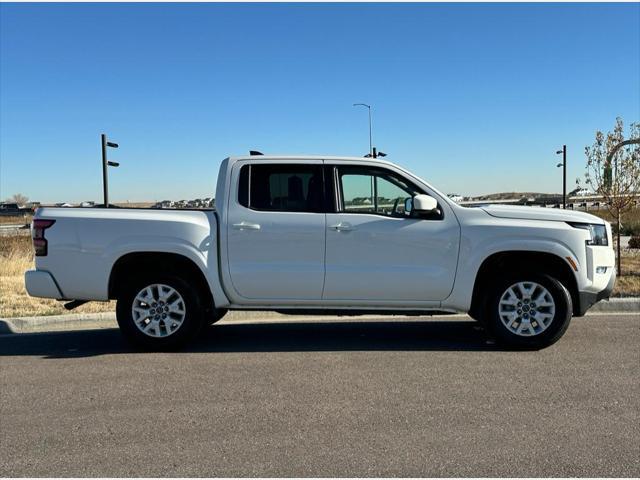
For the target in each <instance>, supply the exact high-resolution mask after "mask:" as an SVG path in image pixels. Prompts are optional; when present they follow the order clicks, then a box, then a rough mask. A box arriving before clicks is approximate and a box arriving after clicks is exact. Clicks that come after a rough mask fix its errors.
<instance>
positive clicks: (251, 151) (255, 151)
mask: <svg viewBox="0 0 640 480" xmlns="http://www.w3.org/2000/svg"><path fill="white" fill-rule="evenodd" d="M249 155H251V156H252V157H253V156H256V155H264V153H262V152H259V151H257V150H249Z"/></svg>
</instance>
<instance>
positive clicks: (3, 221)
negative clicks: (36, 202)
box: [0, 215, 33, 225]
mask: <svg viewBox="0 0 640 480" xmlns="http://www.w3.org/2000/svg"><path fill="white" fill-rule="evenodd" d="M32 218H33V215H25V216H23V217H11V216H6V217H5V216H4V215H2V216H0V225H27V224H30V223H31V219H32Z"/></svg>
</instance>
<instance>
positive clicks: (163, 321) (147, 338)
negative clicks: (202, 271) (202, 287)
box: [116, 273, 203, 350]
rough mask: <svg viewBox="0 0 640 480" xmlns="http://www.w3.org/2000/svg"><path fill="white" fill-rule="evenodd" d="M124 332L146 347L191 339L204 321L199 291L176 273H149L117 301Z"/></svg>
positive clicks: (169, 345)
mask: <svg viewBox="0 0 640 480" xmlns="http://www.w3.org/2000/svg"><path fill="white" fill-rule="evenodd" d="M116 316H117V319H118V325H119V326H120V330H121V332H122V334H123V335H124V336H125V337H126V338H127V339H128V340H131V341H133V342H134V343H136V344H137V345H140V346H142V347H145V348H149V349H156V350H167V349H173V348H177V347H180V346H182V345H184V344H185V343H186V342H188V341H189V340H190V339H191V338H192V337H193V336H194V335H195V334H196V333H197V332H198V330H199V329H200V327H201V325H202V322H203V320H202V317H203V309H202V305H201V302H200V299H199V297H198V295H197V291H196V290H195V289H194V288H193V287H192V286H191V285H190V284H189V283H188V281H187V280H186V279H184V278H182V277H180V276H178V275H173V274H161V273H158V274H148V275H145V276H143V277H139V278H137V279H134V280H132V281H130V282H129V283H128V285H127V286H125V287H124V288H123V291H122V293H121V295H120V296H119V298H118V302H117V305H116Z"/></svg>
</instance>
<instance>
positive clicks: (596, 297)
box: [574, 268, 616, 317]
mask: <svg viewBox="0 0 640 480" xmlns="http://www.w3.org/2000/svg"><path fill="white" fill-rule="evenodd" d="M615 284H616V269H615V268H614V269H613V271H612V274H611V278H610V279H609V283H608V284H607V286H606V287H605V288H604V290H601V291H599V292H578V305H576V308H575V311H574V316H576V317H582V316H583V315H584V314H585V313H587V310H589V309H590V308H591V307H592V306H593V305H595V304H596V303H598V302H599V301H600V300H603V299H605V298H609V297H610V296H611V292H613V287H614V285H615Z"/></svg>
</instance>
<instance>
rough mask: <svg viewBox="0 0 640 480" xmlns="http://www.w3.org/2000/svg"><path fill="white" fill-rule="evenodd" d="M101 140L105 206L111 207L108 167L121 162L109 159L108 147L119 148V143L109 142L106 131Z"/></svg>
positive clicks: (115, 165)
mask: <svg viewBox="0 0 640 480" xmlns="http://www.w3.org/2000/svg"><path fill="white" fill-rule="evenodd" d="M100 140H101V143H102V194H103V198H104V208H109V175H107V167H117V166H119V165H120V164H119V163H118V162H110V161H109V160H107V147H111V148H118V144H117V143H113V142H108V141H107V136H106V135H105V134H104V133H103V134H101V135H100Z"/></svg>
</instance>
